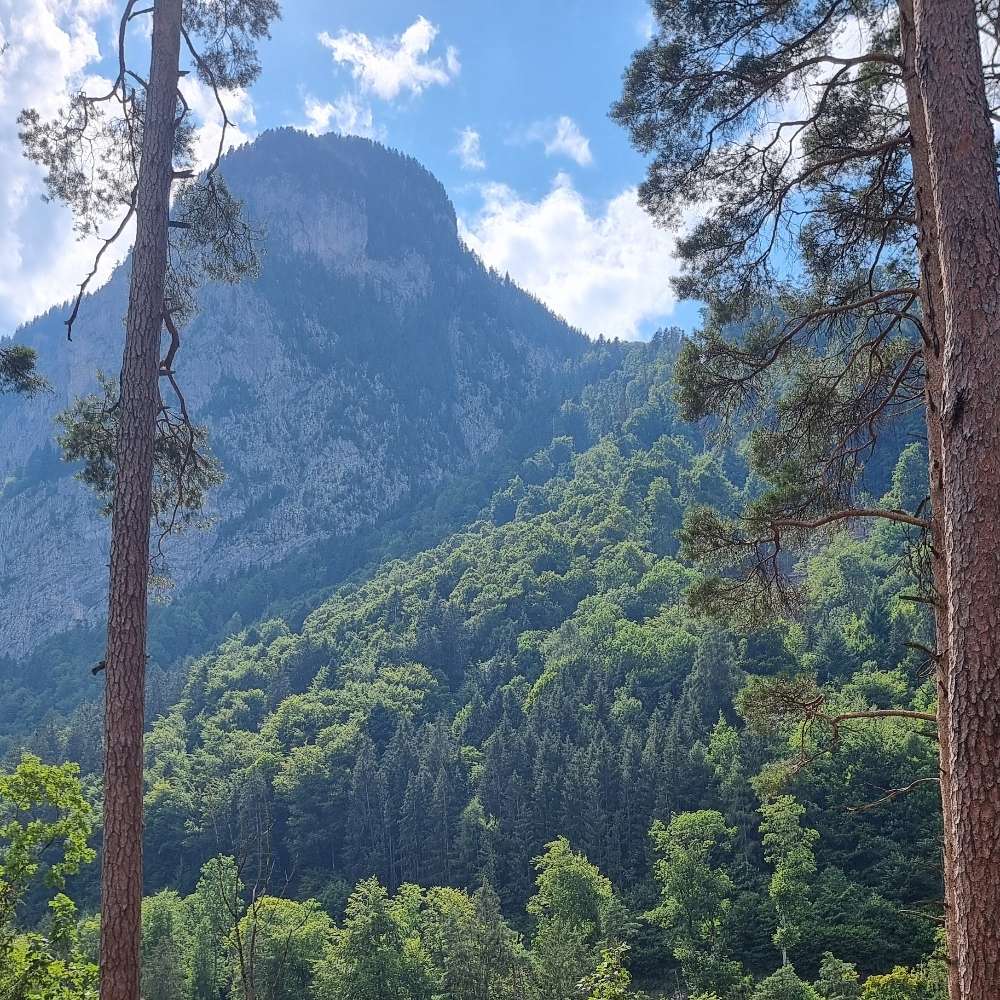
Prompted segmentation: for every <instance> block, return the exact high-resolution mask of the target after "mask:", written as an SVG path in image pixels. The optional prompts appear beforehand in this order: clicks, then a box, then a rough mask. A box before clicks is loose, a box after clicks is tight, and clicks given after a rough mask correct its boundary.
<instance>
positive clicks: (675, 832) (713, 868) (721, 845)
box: [648, 809, 740, 991]
mask: <svg viewBox="0 0 1000 1000" xmlns="http://www.w3.org/2000/svg"><path fill="white" fill-rule="evenodd" d="M735 833H736V831H735V830H733V829H732V828H731V827H728V826H726V823H725V819H724V818H723V816H722V814H721V813H719V812H717V811H715V810H710V809H703V810H699V811H698V812H689V813H681V814H680V815H679V816H675V817H674V818H673V819H672V820H671V821H670V822H669V823H668V824H664V823H662V822H661V821H659V820H657V821H656V822H655V823H654V824H653V827H652V830H651V831H650V836H651V837H652V840H653V848H654V851H655V852H656V854H657V856H658V857H657V861H656V864H655V866H654V875H655V877H656V880H657V882H659V884H660V888H661V899H660V904H659V906H657V907H656V909H655V910H652V911H650V913H649V914H648V916H649V918H650V919H651V920H653V921H654V922H655V923H657V924H658V925H659V926H661V927H662V928H663V929H664V930H665V931H666V934H667V940H668V942H669V945H670V948H671V951H672V952H673V955H674V957H675V958H676V959H677V961H678V962H679V963H680V966H681V968H682V970H683V972H684V976H685V979H686V980H687V982H688V985H689V987H690V988H691V989H692V990H694V991H705V990H710V989H713V988H722V989H723V990H725V989H726V988H727V987H730V986H732V985H734V983H735V982H737V981H738V980H739V978H740V972H739V967H738V965H737V963H735V962H733V961H732V960H731V959H730V958H729V956H728V954H727V948H726V921H727V918H728V915H729V913H730V910H731V908H732V897H733V893H734V889H735V886H734V883H733V880H732V878H731V876H730V875H729V874H728V873H727V872H726V870H725V868H724V867H723V866H722V864H721V862H722V861H723V859H724V858H725V857H726V855H727V854H728V852H729V849H730V847H731V844H732V840H733V837H734V836H735Z"/></svg>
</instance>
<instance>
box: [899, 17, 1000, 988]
mask: <svg viewBox="0 0 1000 1000" xmlns="http://www.w3.org/2000/svg"><path fill="white" fill-rule="evenodd" d="M914 23H915V33H916V68H917V76H918V80H919V85H920V96H921V98H922V100H923V105H924V109H925V112H926V121H927V134H928V149H929V153H930V156H929V160H930V170H931V182H932V184H931V187H932V193H933V200H934V214H935V224H936V226H937V231H938V246H939V261H940V268H941V279H942V298H943V306H944V324H943V326H944V331H945V337H944V345H943V346H944V349H943V354H942V358H943V361H942V376H943V386H942V392H943V400H944V406H943V409H942V414H941V416H942V420H941V440H940V443H941V459H942V463H943V481H944V525H943V529H944V530H943V543H944V551H945V554H946V576H947V594H948V603H947V622H948V649H949V652H950V665H949V669H948V671H947V692H946V701H945V702H944V704H945V705H946V706H947V714H948V718H947V725H946V726H945V727H943V730H944V732H943V736H944V740H943V743H942V746H943V747H944V748H946V751H947V754H948V763H947V767H946V772H947V774H948V777H949V779H950V780H949V781H948V806H947V807H946V811H945V820H946V823H947V824H948V826H949V836H948V837H947V839H948V840H949V841H950V846H951V849H952V851H953V855H952V857H951V859H950V860H951V864H952V902H953V906H954V914H953V921H952V927H953V930H954V945H953V956H954V962H955V965H956V966H957V969H956V972H957V977H958V983H959V987H960V995H961V997H962V998H963V1000H986V998H993V997H1000V520H998V516H1000V491H998V490H997V483H998V481H1000V338H998V333H1000V191H998V188H997V177H996V165H995V161H994V153H993V130H992V127H991V125H990V120H989V117H988V108H987V102H986V93H985V85H984V81H983V74H982V67H981V55H980V49H979V35H978V29H977V24H976V10H975V5H974V4H973V3H972V2H971V0H915V2H914ZM931 443H932V446H933V444H934V441H933V439H932V442H931ZM932 461H933V454H932Z"/></svg>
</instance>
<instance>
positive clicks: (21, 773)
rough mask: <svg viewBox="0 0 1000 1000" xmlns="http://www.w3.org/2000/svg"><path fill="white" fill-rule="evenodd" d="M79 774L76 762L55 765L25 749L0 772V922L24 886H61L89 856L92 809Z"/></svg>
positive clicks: (11, 910)
mask: <svg viewBox="0 0 1000 1000" xmlns="http://www.w3.org/2000/svg"><path fill="white" fill-rule="evenodd" d="M79 775H80V769H79V767H78V766H77V765H76V764H71V763H66V764H61V765H59V766H58V767H56V766H52V765H49V764H44V763H42V761H41V760H39V759H38V758H37V757H35V756H33V755H31V754H27V753H26V754H23V755H22V756H21V761H20V763H19V764H18V765H17V767H16V768H14V770H13V771H10V772H7V773H0V926H3V925H4V924H5V923H6V922H7V921H8V920H11V919H12V918H13V917H14V914H15V912H16V910H17V908H18V906H19V905H20V904H21V903H22V901H23V900H24V898H25V896H26V894H27V893H28V891H29V889H31V888H33V887H34V886H35V885H40V886H44V887H45V888H46V889H48V890H53V889H54V890H60V889H62V888H63V887H64V886H65V884H66V879H67V878H68V877H69V876H71V875H75V874H76V873H77V872H78V871H79V870H80V868H81V866H83V865H85V864H87V863H89V862H90V861H92V860H93V859H94V851H93V849H92V848H91V847H90V846H89V840H90V835H91V833H92V832H93V828H94V810H93V807H92V806H91V804H90V802H89V801H88V800H87V799H86V797H85V796H84V794H83V789H82V787H81V785H80V777H79Z"/></svg>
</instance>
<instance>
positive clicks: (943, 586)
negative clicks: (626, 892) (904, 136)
mask: <svg viewBox="0 0 1000 1000" xmlns="http://www.w3.org/2000/svg"><path fill="white" fill-rule="evenodd" d="M899 32H900V42H901V48H902V56H903V86H904V88H905V91H906V104H907V110H908V112H909V121H910V137H911V150H910V162H911V164H912V171H913V189H914V202H915V209H916V212H915V215H916V229H917V252H918V260H919V268H920V304H921V320H922V323H923V344H924V351H923V360H924V373H925V378H926V382H925V386H924V416H925V422H926V425H927V452H928V456H927V457H928V472H929V480H930V481H929V484H928V490H929V495H930V507H931V516H930V522H931V527H930V544H931V576H932V581H933V585H934V597H935V603H934V634H935V642H934V652H935V653H936V654H937V659H936V663H935V667H936V670H935V673H936V681H937V699H938V709H937V714H938V750H939V774H940V779H941V784H940V789H941V793H940V794H941V814H942V819H943V824H942V825H943V829H944V838H943V839H944V842H943V845H942V846H943V850H942V855H943V859H942V860H943V870H944V902H945V927H946V929H947V936H948V952H949V959H950V964H949V968H948V996H949V1000H959V998H960V996H961V992H960V986H959V977H958V963H957V962H956V961H954V954H953V953H954V943H955V927H954V915H955V901H954V854H955V851H954V844H953V830H954V824H953V822H952V819H951V773H950V771H949V762H948V759H949V745H950V743H949V739H948V717H949V705H948V673H949V669H950V662H951V657H950V654H949V649H948V564H947V558H946V552H945V544H944V471H943V447H944V443H943V438H942V429H941V410H942V406H943V403H942V400H943V378H944V368H943V360H944V359H943V350H944V294H943V289H942V287H941V262H940V257H939V252H938V232H937V219H936V217H935V213H934V198H933V191H932V187H931V184H932V181H931V170H930V152H929V149H928V137H927V121H926V116H925V112H924V103H923V98H922V97H921V95H920V87H919V81H918V79H917V73H916V33H915V25H914V21H913V0H900V2H899Z"/></svg>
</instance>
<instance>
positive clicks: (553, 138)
mask: <svg viewBox="0 0 1000 1000" xmlns="http://www.w3.org/2000/svg"><path fill="white" fill-rule="evenodd" d="M523 138H524V140H525V141H527V142H540V143H542V145H543V146H544V147H545V155H546V156H568V157H569V158H570V159H571V160H573V161H574V162H575V163H577V164H578V165H579V166H581V167H589V166H590V164H591V163H593V162H594V157H593V154H592V153H591V152H590V140H589V139H588V138H587V137H586V136H585V135H584V134H583V132H581V131H580V126H579V125H577V123H576V122H575V121H573V119H572V118H570V117H569V115H561V116H560V117H559V118H556V119H555V120H554V121H544V122H535V123H534V124H533V125H531V126H530V127H529V128H528V130H527V131H526V132H525V133H524V136H523Z"/></svg>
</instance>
